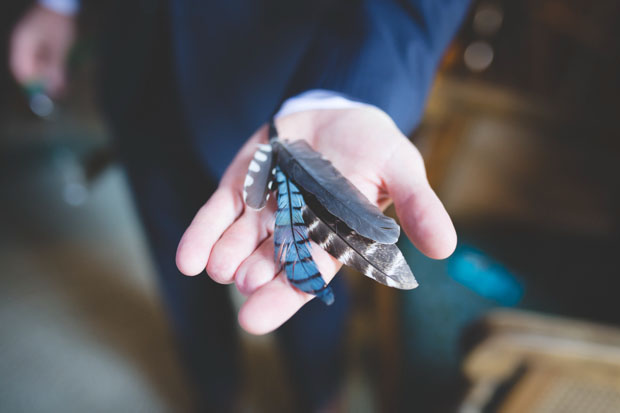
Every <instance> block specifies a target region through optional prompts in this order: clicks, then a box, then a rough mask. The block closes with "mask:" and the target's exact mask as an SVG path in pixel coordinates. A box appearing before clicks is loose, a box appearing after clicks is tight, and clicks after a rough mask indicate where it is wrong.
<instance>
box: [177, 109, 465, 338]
mask: <svg viewBox="0 0 620 413" xmlns="http://www.w3.org/2000/svg"><path fill="white" fill-rule="evenodd" d="M276 124H277V128H278V131H279V133H280V137H282V138H285V139H290V140H296V139H304V140H306V141H308V143H309V144H310V145H311V146H312V147H313V148H314V149H315V150H317V151H318V152H320V153H322V154H323V155H324V156H325V157H326V158H327V159H329V160H330V161H331V162H332V163H333V164H334V166H335V167H336V168H337V169H338V170H340V172H342V174H343V175H344V176H345V177H347V178H348V179H349V180H350V181H351V182H352V183H353V184H354V185H355V186H357V188H358V189H359V190H360V191H361V192H362V193H363V194H364V195H365V196H366V197H367V198H368V199H369V200H370V201H371V202H373V203H375V204H377V205H379V207H381V208H383V209H384V208H386V207H387V206H388V205H389V204H390V203H391V202H392V201H393V202H394V204H395V207H396V214H397V215H398V217H399V219H400V223H401V226H402V228H403V229H404V231H405V232H406V234H407V235H408V237H409V238H410V239H411V241H412V242H413V243H414V244H415V245H416V247H418V249H419V250H420V251H422V252H423V253H424V254H426V255H428V256H429V257H431V258H436V259H441V258H446V257H448V256H449V255H450V254H451V253H452V251H453V250H454V248H455V247H456V232H455V230H454V227H453V225H452V222H451V220H450V218H449V216H448V214H447V212H446V211H445V209H444V207H443V205H442V204H441V201H439V199H438V198H437V196H436V195H435V193H434V192H433V190H432V189H431V187H430V186H429V183H428V181H427V179H426V172H425V169H424V161H423V160H422V157H421V156H420V153H419V152H418V151H417V149H416V148H415V147H414V146H413V145H412V144H411V143H410V142H409V140H408V139H407V138H406V137H405V136H403V135H402V133H401V132H400V131H399V130H398V128H397V127H396V125H395V124H394V123H393V122H392V120H391V119H390V118H389V116H387V115H386V114H385V113H384V112H382V111H380V110H378V109H374V108H371V107H361V108H354V109H339V110H314V111H304V112H299V113H295V114H292V115H288V116H285V117H282V118H280V119H278V120H277V121H276ZM267 140H268V137H267V127H266V126H263V127H262V128H261V129H259V130H258V131H257V132H256V133H255V134H254V135H253V136H252V137H251V138H250V140H249V141H248V142H247V143H246V144H245V145H244V146H243V148H241V150H240V151H239V153H238V154H237V156H236V157H235V159H234V160H233V162H232V164H231V165H230V166H229V168H228V170H227V171H226V173H225V174H224V176H223V177H222V180H221V182H220V185H219V187H218V189H217V190H216V192H215V193H214V194H213V195H212V196H211V198H210V199H209V200H208V201H207V203H206V204H205V205H204V206H203V207H202V208H201V209H200V210H199V211H198V213H197V214H196V217H195V218H194V220H193V221H192V223H191V225H190V226H189V228H188V229H187V230H186V232H185V234H184V235H183V238H182V239H181V241H180V243H179V248H178V251H177V258H176V260H177V266H178V268H179V270H180V271H181V272H182V273H183V274H185V275H197V274H199V273H201V272H202V271H203V270H204V269H205V268H206V270H207V274H209V276H210V277H211V278H212V279H213V280H215V281H217V282H219V283H223V284H228V283H233V282H234V283H235V284H236V287H237V288H238V289H239V291H240V292H241V293H243V294H245V295H247V296H248V299H247V301H246V302H245V303H244V304H243V306H242V307H241V310H240V312H239V323H240V324H241V326H242V327H243V328H244V329H245V330H247V331H248V332H250V333H253V334H264V333H268V332H270V331H272V330H275V329H276V328H277V327H279V326H280V325H281V324H283V323H284V322H285V321H286V320H288V319H289V318H290V317H291V316H292V315H293V314H295V312H296V311H297V310H299V309H300V308H301V307H302V306H303V305H304V304H305V303H307V302H308V301H309V300H311V299H312V298H313V296H311V295H308V294H305V293H302V292H301V291H299V290H297V289H295V288H293V287H292V286H290V285H289V284H288V282H287V280H286V275H285V274H284V272H281V273H279V274H276V269H277V268H276V264H275V263H274V259H273V255H274V254H273V250H274V246H273V236H272V233H273V224H274V211H275V203H274V202H271V203H268V204H267V207H266V208H264V209H263V210H261V211H254V210H252V209H249V208H246V207H245V206H244V203H243V199H242V190H243V182H244V179H245V175H246V173H247V170H248V165H249V163H250V160H251V159H252V157H253V155H254V152H255V150H256V144H257V143H267ZM271 201H273V197H272V199H271ZM312 255H313V257H314V259H315V261H316V263H317V265H318V267H319V270H320V271H321V273H322V275H323V278H324V279H325V280H326V281H328V282H329V281H330V280H331V279H332V278H333V276H334V274H335V273H336V272H337V271H338V269H339V268H340V266H341V264H340V263H339V262H338V261H336V260H335V259H334V258H332V257H331V256H330V255H329V254H328V253H327V252H325V251H323V250H322V249H321V248H319V247H318V246H316V245H314V246H313V249H312ZM414 271H415V268H414ZM336 299H338V297H336Z"/></svg>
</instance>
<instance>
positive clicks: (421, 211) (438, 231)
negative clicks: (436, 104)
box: [385, 139, 457, 259]
mask: <svg viewBox="0 0 620 413" xmlns="http://www.w3.org/2000/svg"><path fill="white" fill-rule="evenodd" d="M385 182H386V185H387V189H388V192H389V194H390V196H391V198H392V199H393V200H394V206H395V208H396V214H397V215H398V218H399V219H400V222H401V225H402V227H403V229H404V230H405V233H406V234H407V236H408V237H409V239H410V240H411V241H412V242H413V244H414V245H415V246H416V247H417V248H418V249H419V250H420V251H421V252H422V253H424V254H425V255H427V256H429V257H430V258H435V259H443V258H447V257H449V256H450V255H451V254H452V252H454V249H455V248H456V241H457V237H456V231H455V229H454V225H453V224H452V220H451V219H450V217H449V216H448V212H447V211H446V209H445V208H444V206H443V204H442V203H441V201H440V200H439V198H438V197H437V195H436V194H435V192H434V191H433V189H432V188H431V186H430V184H429V183H428V180H427V178H426V170H425V168H424V160H423V159H422V156H421V155H420V152H418V150H417V149H416V148H415V147H414V146H413V144H411V142H409V140H407V139H401V140H400V143H399V144H398V145H397V148H396V150H395V151H394V152H393V154H392V156H391V157H390V160H389V161H388V163H387V164H386V170H385Z"/></svg>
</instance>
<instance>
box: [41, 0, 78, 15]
mask: <svg viewBox="0 0 620 413" xmlns="http://www.w3.org/2000/svg"><path fill="white" fill-rule="evenodd" d="M38 2H39V4H40V5H41V6H43V7H45V8H48V9H50V10H52V11H55V12H56V13H58V14H64V15H67V16H73V15H74V14H76V13H77V12H78V10H79V9H80V1H79V0H38Z"/></svg>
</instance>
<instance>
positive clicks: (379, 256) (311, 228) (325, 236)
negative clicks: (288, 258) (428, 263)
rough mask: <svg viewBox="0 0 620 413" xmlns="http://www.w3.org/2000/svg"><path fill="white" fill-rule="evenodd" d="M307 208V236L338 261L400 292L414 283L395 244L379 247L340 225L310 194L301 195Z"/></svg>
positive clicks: (413, 286) (303, 214)
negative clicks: (303, 196)
mask: <svg viewBox="0 0 620 413" xmlns="http://www.w3.org/2000/svg"><path fill="white" fill-rule="evenodd" d="M305 199H306V201H307V205H305V206H304V207H303V208H302V216H303V219H304V221H305V222H306V223H307V225H308V235H309V237H310V239H312V240H313V241H314V242H316V243H317V244H318V245H319V246H320V247H321V248H323V249H324V250H325V251H327V252H328V253H330V254H331V255H332V256H333V257H334V258H336V259H337V260H338V261H340V262H342V263H343V264H345V265H348V266H350V267H353V268H355V269H356V270H358V271H359V272H361V273H362V274H364V275H366V276H368V277H370V278H372V279H374V280H376V281H378V282H380V283H381V284H384V285H387V286H389V287H395V288H399V289H403V290H410V289H413V288H416V287H417V286H418V283H417V281H416V279H415V277H414V276H413V273H412V272H411V269H410V268H409V265H407V262H406V261H405V258H404V257H403V254H402V253H401V252H400V250H399V249H398V247H397V246H396V245H395V244H381V243H378V242H375V241H372V240H370V239H368V238H364V237H362V236H361V235H359V234H357V233H356V232H355V231H353V230H352V229H351V228H349V227H348V226H347V225H346V224H345V223H344V222H342V221H341V220H339V219H338V218H336V217H335V216H333V215H331V214H330V213H329V212H328V211H327V210H326V209H325V208H324V207H323V206H321V204H320V203H318V202H317V201H316V199H314V198H313V197H312V196H311V195H308V194H305Z"/></svg>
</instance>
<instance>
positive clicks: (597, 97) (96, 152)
mask: <svg viewBox="0 0 620 413" xmlns="http://www.w3.org/2000/svg"><path fill="white" fill-rule="evenodd" d="M0 9H1V10H4V12H1V11H0V20H2V21H1V26H0V27H1V30H2V38H3V43H2V48H3V49H2V56H7V53H8V52H7V48H6V46H7V41H6V40H7V39H8V36H9V33H10V30H11V28H12V25H13V24H14V23H15V21H16V20H17V19H18V18H19V15H20V12H21V11H23V8H20V7H8V5H4V6H0ZM86 11H87V12H88V9H87V10H86ZM91 20H92V18H91ZM83 21H84V22H86V23H83V25H84V27H82V30H81V31H82V35H81V37H80V40H79V42H78V44H77V46H76V47H75V50H73V52H72V55H71V62H70V68H71V73H70V88H69V90H68V93H67V94H66V96H64V97H63V98H62V99H59V100H57V101H51V100H49V99H47V97H46V96H45V95H44V94H41V93H38V91H37V90H28V91H25V90H23V89H22V88H20V87H19V86H17V85H16V83H15V82H14V80H13V79H12V78H11V76H10V74H9V71H8V68H7V67H6V63H3V64H2V68H1V69H0V70H1V71H0V86H1V89H0V90H1V94H0V194H1V196H0V282H1V286H2V287H1V288H0V354H1V355H0V410H1V411H7V412H9V411H11V412H13V411H29V412H43V411H100V410H101V411H149V412H152V411H191V409H192V396H191V394H190V392H189V391H188V386H187V383H186V379H185V378H184V374H183V371H182V368H181V367H180V365H179V361H178V360H177V357H176V353H175V345H174V338H173V337H172V333H171V331H170V327H169V323H168V320H167V318H166V317H167V316H166V314H165V311H164V309H163V307H162V304H161V303H160V298H159V292H158V289H157V285H156V283H155V280H154V274H153V273H154V266H153V263H152V261H151V257H150V255H149V251H148V248H147V246H146V241H145V235H144V233H143V229H142V227H141V225H140V222H139V219H138V216H137V213H136V210H135V207H134V204H133V200H132V197H131V193H130V191H129V188H128V184H127V179H126V176H125V172H124V171H123V168H122V166H121V165H120V164H119V163H118V161H117V160H116V157H115V155H114V151H113V150H112V147H111V144H110V142H111V139H110V132H109V130H108V129H107V128H106V124H105V122H104V121H103V119H102V115H101V113H100V110H99V109H98V106H97V103H96V102H97V97H96V91H95V87H94V82H93V79H94V77H95V73H96V71H97V59H96V55H97V54H96V50H94V46H93V41H92V36H93V34H92V29H91V27H90V26H89V25H88V22H89V16H88V15H86V16H84V19H83ZM619 22H620V4H618V2H616V1H614V0H599V1H596V2H591V1H586V0H537V1H533V0H528V1H520V2H514V1H508V0H505V1H500V0H498V1H488V0H487V1H474V2H473V4H472V6H471V9H470V13H469V14H468V17H467V18H466V20H465V22H464V24H463V26H462V28H461V30H460V31H459V33H458V35H457V37H456V38H455V40H454V41H453V43H452V44H451V46H450V48H449V49H448V51H447V52H446V54H445V56H444V59H443V62H442V64H441V67H440V70H439V73H438V76H437V79H436V81H435V84H434V87H433V90H432V93H431V95H430V98H429V102H428V106H427V110H426V114H425V116H424V118H423V121H422V124H421V125H420V127H419V128H418V130H417V131H416V132H415V134H414V136H412V139H413V141H414V143H415V144H416V145H417V146H418V147H419V148H420V150H421V151H422V153H423V155H424V157H425V159H426V162H427V168H428V174H429V179H430V180H431V184H432V185H433V187H434V188H435V189H436V191H437V192H438V194H439V196H440V198H441V199H442V200H443V201H444V203H445V204H446V206H447V209H448V211H449V212H450V214H451V215H452V217H453V219H454V221H455V224H456V227H457V230H458V233H459V246H458V248H457V251H456V252H455V254H454V255H453V256H452V257H451V258H449V259H447V260H444V261H433V260H430V259H427V258H425V257H423V256H422V254H420V253H419V252H417V250H415V248H414V247H413V246H412V245H411V244H410V243H408V242H407V240H401V243H400V247H401V249H402V250H403V252H404V253H405V255H406V257H407V260H408V261H409V263H410V265H411V267H412V268H413V270H414V273H415V274H416V277H417V278H418V281H419V282H420V285H421V286H420V287H419V288H418V289H416V290H413V291H410V292H401V291H395V290H391V289H388V288H385V287H383V286H380V285H378V284H376V283H374V282H372V281H371V280H368V279H366V278H364V277H361V276H359V275H358V274H348V275H347V281H348V282H349V284H350V286H351V288H352V291H353V294H352V298H353V304H354V307H353V317H352V321H351V323H350V325H349V327H348V328H349V331H348V332H347V336H348V339H347V351H346V354H347V359H346V360H345V365H346V382H345V385H344V388H343V391H342V397H341V399H342V400H341V402H340V404H339V409H338V410H341V411H356V412H358V411H359V412H365V411H367V412H374V411H381V412H383V411H385V412H390V411H423V412H430V411H438V412H449V411H461V412H491V411H501V412H524V411H536V412H584V411H587V412H620V299H618V291H619V290H620V288H619V287H620V270H618V265H617V261H618V249H619V247H620V221H619V218H620V186H619V185H618V177H619V176H620V141H619V139H618V138H620V122H618V117H619V115H620V110H619V109H620V105H619V104H618V102H617V99H618V96H620V81H619V76H618V73H620V59H619V57H620V42H618V39H620V25H619V24H618V23H619ZM3 61H4V62H6V59H4V60H3ZM231 294H233V295H234V292H233V291H232V290H231ZM235 299H236V300H237V302H240V300H241V298H240V297H235ZM240 334H241V335H242V338H243V341H242V342H243V345H242V352H243V363H242V364H243V365H242V368H243V370H244V372H245V374H244V376H245V380H244V382H243V383H240V386H242V388H243V392H242V393H243V397H242V400H241V401H240V403H239V405H240V410H241V411H249V412H254V411H257V412H262V411H295V406H294V402H293V400H292V398H291V397H289V392H288V391H287V386H288V379H287V376H286V369H285V368H284V366H283V365H282V363H283V360H282V358H281V356H280V352H279V349H278V345H277V343H276V341H275V339H274V337H273V336H272V335H267V336H264V337H253V336H250V335H248V334H244V333H243V332H241V331H240ZM265 377H269V380H265Z"/></svg>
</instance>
